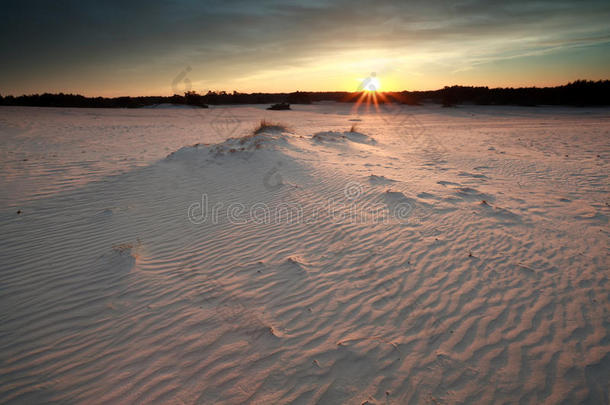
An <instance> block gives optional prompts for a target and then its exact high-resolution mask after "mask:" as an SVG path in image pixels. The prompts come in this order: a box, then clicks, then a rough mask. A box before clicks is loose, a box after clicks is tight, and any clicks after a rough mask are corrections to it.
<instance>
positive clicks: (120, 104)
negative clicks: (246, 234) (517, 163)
mask: <svg viewBox="0 0 610 405" xmlns="http://www.w3.org/2000/svg"><path fill="white" fill-rule="evenodd" d="M361 95H362V93H361V92H345V91H334V92H302V91H297V92H293V93H239V92H236V91H234V92H232V93H227V92H226V91H209V92H207V93H205V94H199V93H197V92H194V91H188V92H186V93H184V94H182V95H178V94H175V95H173V96H149V97H85V96H82V95H79V94H64V93H58V94H50V93H44V94H30V95H22V96H17V97H15V96H11V95H9V96H2V95H0V105H4V106H32V107H87V108H138V107H145V106H153V105H157V104H166V103H169V104H183V105H190V106H197V107H201V108H207V106H208V105H219V104H271V103H282V102H287V103H290V104H310V103H312V102H316V101H337V102H347V103H350V102H351V103H353V102H356V101H357V100H358V99H359V98H360V97H361ZM377 101H378V102H380V103H384V102H392V103H401V104H410V105H419V104H422V103H427V102H432V103H438V104H441V105H443V106H445V107H451V106H456V105H460V104H478V105H521V106H536V105H570V106H601V105H610V80H599V81H588V80H577V81H574V82H571V83H568V84H566V85H563V86H556V87H520V88H491V89H490V88H488V87H472V86H451V87H445V88H443V89H439V90H430V91H401V92H384V93H383V97H377Z"/></svg>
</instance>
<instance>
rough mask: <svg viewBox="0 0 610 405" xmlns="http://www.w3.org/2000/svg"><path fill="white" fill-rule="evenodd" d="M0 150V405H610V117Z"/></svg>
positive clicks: (146, 135)
mask: <svg viewBox="0 0 610 405" xmlns="http://www.w3.org/2000/svg"><path fill="white" fill-rule="evenodd" d="M261 118H267V119H271V120H274V121H278V122H280V123H282V124H284V125H285V129H281V128H271V129H269V130H263V131H261V132H260V133H259V134H258V135H256V136H252V135H250V134H251V131H252V129H253V128H254V127H255V126H256V124H257V123H258V121H259V120H260V119H261ZM352 124H357V127H356V128H354V129H353V131H351V130H350V127H351V125H352ZM228 138H233V139H228ZM0 141H1V154H0V170H1V171H2V175H3V176H2V179H1V180H0V188H1V190H2V191H0V216H1V222H0V246H1V250H0V267H1V270H0V271H1V273H0V274H1V276H0V277H1V278H0V291H1V294H0V402H9V403H28V404H31V403H48V402H53V401H56V402H58V403H83V404H85V403H86V404H90V403H100V404H101V403H104V404H105V403H189V404H190V403H203V404H212V403H260V404H269V403H291V402H294V403H322V404H335V403H354V404H362V403H367V401H368V403H371V404H375V403H377V404H386V403H389V404H405V403H432V404H435V403H436V404H440V403H464V402H465V403H532V404H538V403H579V402H586V403H594V404H603V403H608V401H609V383H608V381H609V379H608V376H609V375H610V321H609V319H610V283H609V276H610V270H609V269H610V266H609V264H610V260H609V253H610V248H609V247H610V244H609V230H610V229H609V226H608V216H609V215H610V208H609V202H610V201H609V195H610V194H609V191H610V190H609V189H610V186H609V181H608V173H610V170H609V169H610V168H609V159H610V112H609V111H608V110H607V109H592V110H587V109H568V108H548V109H545V108H509V107H506V108H500V107H462V108H457V109H441V108H438V107H404V108H396V109H390V110H387V111H385V112H382V113H381V114H377V113H374V112H373V111H371V112H370V113H364V114H355V113H354V112H353V111H350V106H349V105H345V106H344V105H334V104H328V105H314V106H295V111H287V112H272V111H265V110H264V109H263V107H262V106H254V107H231V108H216V109H210V110H192V111H191V110H171V109H163V110H91V109H81V110H78V109H44V108H29V109H28V108H4V107H3V108H0ZM194 144H198V145H196V146H187V145H194ZM18 212H19V213H18Z"/></svg>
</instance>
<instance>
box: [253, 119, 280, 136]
mask: <svg viewBox="0 0 610 405" xmlns="http://www.w3.org/2000/svg"><path fill="white" fill-rule="evenodd" d="M265 131H288V127H286V125H284V124H280V123H279V122H271V121H267V120H266V119H262V120H261V122H260V124H258V127H256V128H255V129H254V130H253V131H252V135H258V134H260V133H261V132H265Z"/></svg>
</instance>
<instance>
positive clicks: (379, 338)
mask: <svg viewBox="0 0 610 405" xmlns="http://www.w3.org/2000/svg"><path fill="white" fill-rule="evenodd" d="M356 340H378V341H380V342H382V343H387V344H389V345H391V346H392V347H393V348H394V349H396V351H398V353H400V354H402V352H401V351H400V349H399V348H398V345H396V343H394V342H390V341H389V340H386V339H384V338H382V337H381V336H370V337H368V336H367V337H361V338H352V339H345V340H340V341H339V342H337V346H343V345H344V344H346V343H348V342H353V341H356Z"/></svg>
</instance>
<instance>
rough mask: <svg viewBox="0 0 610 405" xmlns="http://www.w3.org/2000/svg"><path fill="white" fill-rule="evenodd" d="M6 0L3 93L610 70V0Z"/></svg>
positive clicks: (582, 74) (421, 83)
mask: <svg viewBox="0 0 610 405" xmlns="http://www.w3.org/2000/svg"><path fill="white" fill-rule="evenodd" d="M1 4H2V14H1V16H0V19H1V24H0V51H1V55H2V57H1V61H0V94H2V95H7V94H14V95H20V94H23V93H40V92H60V91H62V92H73V93H80V94H84V95H89V96H96V95H101V96H117V95H169V94H173V93H174V92H177V93H181V92H182V91H184V90H185V89H191V90H195V91H199V92H202V91H207V90H209V89H212V90H226V91H233V90H237V91H242V92H253V91H264V92H283V91H285V92H291V91H295V90H303V91H325V90H329V91H330V90H344V91H355V90H356V89H357V88H358V86H359V83H360V82H361V81H362V79H363V78H365V77H367V76H368V75H369V74H370V73H371V72H376V74H377V77H378V78H379V80H380V83H381V90H426V89H437V88H441V87H443V86H445V85H453V84H461V85H486V86H490V87H503V86H515V87H516V86H532V85H535V86H548V85H559V84H564V83H566V82H569V81H573V80H576V79H579V78H580V79H591V80H597V79H608V78H610V23H608V21H610V2H609V1H607V0H605V1H562V0H554V1H536V0H534V1H521V0H514V1H496V0H491V1H490V0H485V1H483V0H469V1H459V0H458V1H447V2H439V1H432V0H426V1H375V2H373V1H330V0H327V1H321V0H314V1H265V0H261V1H149V0H147V1H131V2H127V1H125V2H120V1H56V2H55V1H54V2H51V1H27V0H26V1H1ZM181 72H182V73H183V74H182V75H181ZM183 78H186V79H188V80H187V81H184V80H182V79H183ZM172 83H173V84H172ZM189 83H190V85H189Z"/></svg>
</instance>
